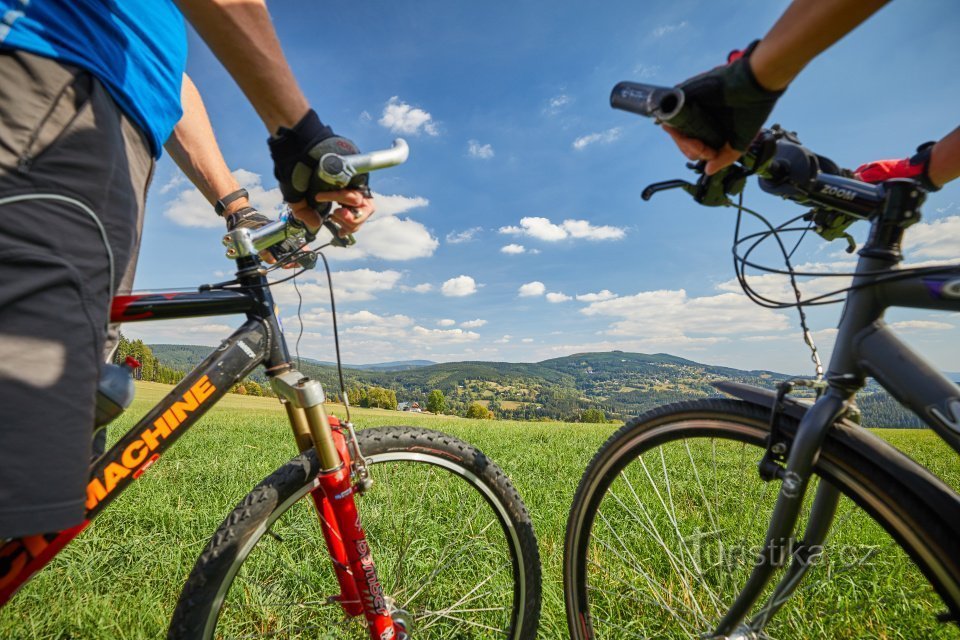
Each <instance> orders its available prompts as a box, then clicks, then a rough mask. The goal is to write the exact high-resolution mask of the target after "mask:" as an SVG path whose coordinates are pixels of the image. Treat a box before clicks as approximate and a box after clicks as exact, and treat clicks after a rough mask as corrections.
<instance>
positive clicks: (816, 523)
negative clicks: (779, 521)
mask: <svg viewBox="0 0 960 640" xmlns="http://www.w3.org/2000/svg"><path fill="white" fill-rule="evenodd" d="M839 503H840V490H839V489H837V488H836V487H834V486H833V485H832V484H830V483H829V482H826V481H825V480H822V479H821V481H820V484H819V485H818V486H817V492H816V494H815V495H814V498H813V505H812V506H811V507H810V518H809V520H808V521H807V526H806V529H804V531H803V538H802V539H801V540H800V542H799V543H798V544H797V545H796V546H795V547H794V548H793V560H791V562H790V567H789V568H788V569H787V571H786V573H785V574H784V576H783V578H782V579H781V580H780V582H779V583H778V584H777V586H776V588H775V589H774V590H773V594H771V596H770V597H769V598H768V599H767V603H766V604H765V605H764V606H763V607H762V608H761V610H760V612H759V613H758V614H757V615H756V616H754V617H753V618H752V619H751V620H750V621H748V622H747V624H746V626H747V627H748V628H749V629H750V630H751V631H753V632H754V633H755V634H756V633H759V632H761V631H763V628H764V627H765V626H766V625H767V622H769V621H770V620H771V618H773V616H775V615H776V613H777V611H779V610H780V608H781V607H782V606H783V605H784V604H785V603H786V602H787V600H789V599H790V596H791V595H792V594H793V592H794V591H796V589H797V587H798V586H800V582H801V581H802V580H803V576H804V575H806V573H807V571H809V570H810V568H811V567H813V566H814V565H815V564H817V563H818V562H819V561H820V558H821V557H822V554H823V542H824V541H825V540H826V539H827V534H828V533H830V525H832V524H833V518H834V516H835V515H836V513H837V505H838V504H839Z"/></svg>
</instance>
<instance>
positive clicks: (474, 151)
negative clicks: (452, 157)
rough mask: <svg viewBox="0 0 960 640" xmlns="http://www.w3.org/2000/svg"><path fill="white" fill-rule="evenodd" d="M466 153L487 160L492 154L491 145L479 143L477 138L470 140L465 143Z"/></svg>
mask: <svg viewBox="0 0 960 640" xmlns="http://www.w3.org/2000/svg"><path fill="white" fill-rule="evenodd" d="M467 153H469V154H470V157H471V158H480V159H481V160H489V159H490V158H492V157H493V155H494V153H493V146H491V145H490V144H480V142H479V141H477V140H470V141H469V142H468V143H467Z"/></svg>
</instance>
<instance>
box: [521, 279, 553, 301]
mask: <svg viewBox="0 0 960 640" xmlns="http://www.w3.org/2000/svg"><path fill="white" fill-rule="evenodd" d="M546 290H547V287H546V285H545V284H543V283H542V282H540V281H539V280H534V281H533V282H528V283H527V284H524V285H521V286H520V289H519V294H520V297H521V298H528V297H531V296H542V295H543V293H544V292H545V291H546Z"/></svg>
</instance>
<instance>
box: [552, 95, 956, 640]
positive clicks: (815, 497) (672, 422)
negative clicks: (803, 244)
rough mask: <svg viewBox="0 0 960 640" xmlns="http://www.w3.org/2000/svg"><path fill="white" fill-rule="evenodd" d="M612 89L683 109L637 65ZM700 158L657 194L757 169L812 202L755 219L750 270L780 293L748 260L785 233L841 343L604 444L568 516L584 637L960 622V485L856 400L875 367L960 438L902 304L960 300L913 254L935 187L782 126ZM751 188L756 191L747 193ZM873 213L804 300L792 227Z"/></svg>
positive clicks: (890, 633) (708, 188)
mask: <svg viewBox="0 0 960 640" xmlns="http://www.w3.org/2000/svg"><path fill="white" fill-rule="evenodd" d="M611 102H612V103H613V105H614V106H615V107H618V108H622V109H625V110H628V111H633V112H635V113H639V114H641V115H648V116H649V115H655V116H657V117H660V118H661V119H668V117H669V115H670V113H671V112H674V113H675V112H676V110H677V109H678V108H679V106H678V103H679V104H680V105H682V95H678V93H677V91H676V90H671V89H658V88H652V87H648V86H645V85H637V84H634V83H621V84H620V85H618V86H617V87H616V88H615V89H614V93H613V96H612V97H611ZM665 116H666V117H665ZM691 168H693V169H695V170H698V171H699V172H700V173H701V176H700V178H699V180H698V181H697V182H696V184H691V183H688V182H685V181H682V180H673V181H669V182H663V183H658V184H654V185H651V186H650V187H648V188H647V189H646V190H645V191H644V193H643V197H644V199H649V198H650V197H651V196H652V195H653V194H654V193H656V192H658V191H661V190H664V189H672V188H680V189H683V190H685V191H686V192H688V193H689V194H691V195H692V196H693V197H694V198H695V199H696V200H697V202H699V203H701V204H705V205H712V206H717V205H728V206H731V205H733V202H732V200H731V198H730V197H731V196H736V195H738V194H740V193H741V192H742V189H743V187H744V184H745V181H746V180H747V179H748V178H749V177H750V176H754V175H755V176H757V177H758V178H759V185H760V187H761V189H763V190H764V191H766V192H768V193H772V194H774V195H778V196H780V197H782V198H785V199H788V200H792V201H794V202H798V203H800V204H803V205H805V206H807V207H812V208H813V210H812V211H810V212H809V213H806V214H804V216H799V217H798V218H795V219H794V220H792V221H789V222H788V223H785V224H784V225H782V226H781V227H778V228H773V227H772V226H771V227H770V229H769V230H768V231H767V232H764V233H759V234H753V235H747V236H744V237H742V238H741V237H740V236H739V219H738V239H737V241H736V242H735V246H734V254H735V258H736V259H735V263H736V264H737V275H738V277H739V278H740V279H741V284H744V285H745V291H747V293H748V295H750V296H751V297H752V298H753V299H754V300H755V301H756V302H758V303H760V304H762V305H764V306H771V307H776V306H777V304H775V303H774V302H773V301H771V300H770V299H769V298H767V297H764V296H763V295H761V294H760V293H758V292H757V291H755V290H751V289H750V288H749V286H747V285H746V284H745V281H744V276H743V270H744V269H745V268H746V267H747V266H756V265H754V263H752V262H751V260H750V253H751V252H752V251H753V250H754V249H755V247H756V246H757V243H759V242H760V241H761V240H763V239H765V238H775V239H776V240H777V241H778V242H779V243H780V245H779V246H780V249H781V250H782V252H783V256H784V257H785V258H786V259H787V260H786V262H787V269H786V270H784V271H779V273H782V274H784V275H787V276H789V277H790V278H791V281H792V282H793V284H794V291H795V293H796V294H797V295H796V300H795V301H792V302H791V303H789V304H787V303H780V308H784V307H787V306H793V307H797V308H798V309H800V310H801V319H802V324H803V327H804V330H805V336H807V337H809V331H807V330H806V323H805V321H804V320H803V315H802V307H803V306H805V305H810V304H822V303H825V302H829V301H830V300H837V299H838V297H839V299H841V300H843V301H844V302H845V306H844V310H843V314H842V316H841V319H840V323H839V327H838V334H837V337H836V344H835V347H834V350H833V355H832V357H831V361H830V365H829V367H828V370H827V373H826V376H825V377H823V378H821V377H820V376H819V375H818V376H817V379H815V380H812V381H811V380H802V379H801V380H794V381H788V382H786V383H783V384H781V385H780V387H779V388H778V391H777V392H773V391H768V390H764V389H760V388H755V387H750V386H747V385H743V384H737V383H730V382H725V383H717V384H716V387H717V388H718V389H719V390H720V391H722V392H724V393H725V394H727V395H728V396H733V398H732V399H731V398H723V399H719V398H718V399H702V400H693V401H687V402H680V403H676V404H671V405H668V406H664V407H660V408H657V409H654V410H652V411H650V412H648V413H646V414H645V415H642V416H640V417H639V418H637V419H635V420H633V421H631V422H629V423H628V424H627V425H626V426H624V427H623V428H622V429H620V430H619V431H618V432H617V433H615V434H614V435H613V436H612V437H611V438H610V439H609V440H608V441H607V442H606V443H605V444H604V445H603V447H602V448H601V449H600V450H599V451H598V452H597V454H596V456H595V457H594V459H593V461H592V462H591V463H590V465H589V467H588V468H587V470H586V472H585V473H584V476H583V478H582V480H581V482H580V485H579V487H578V489H577V492H576V496H575V498H574V502H573V506H572V508H571V511H570V516H569V521H568V524H567V535H566V541H565V548H564V595H565V598H566V608H567V620H568V624H569V629H570V635H571V637H572V638H574V639H575V640H583V639H594V638H602V639H606V638H618V639H619V638H707V639H713V640H719V639H730V640H732V639H737V640H751V639H754V640H756V639H761V638H776V639H781V638H814V637H816V638H904V639H906V638H930V637H937V638H940V637H960V629H958V624H957V623H958V622H960V496H958V494H957V493H956V492H955V491H954V490H953V489H952V488H951V487H949V486H948V485H947V484H946V483H945V482H943V481H942V480H941V479H939V478H938V477H937V476H935V475H934V474H933V473H932V472H931V471H929V470H928V469H926V468H924V467H923V466H921V465H920V464H918V463H917V462H915V461H913V460H912V459H910V458H909V457H908V456H906V455H905V454H903V453H901V452H900V451H898V450H897V449H895V448H894V447H893V446H891V445H890V444H889V443H888V442H886V441H884V440H882V439H880V438H879V437H878V436H877V435H875V434H874V433H872V432H871V431H868V430H866V429H864V428H862V427H860V426H859V424H858V413H857V410H856V407H855V404H854V398H855V396H856V394H857V392H858V391H859V390H861V389H862V388H863V387H864V385H865V384H866V380H867V378H873V379H874V380H876V381H877V382H878V383H879V384H880V385H881V386H882V387H883V388H885V389H886V390H887V391H889V392H890V393H891V394H892V396H893V397H894V398H895V399H896V400H897V401H899V402H900V403H901V404H902V405H903V406H905V407H907V408H908V409H909V410H910V411H912V412H913V413H915V414H916V415H917V416H919V417H920V418H921V419H922V420H923V421H924V422H926V423H927V424H928V425H929V426H930V427H931V428H932V429H933V430H934V431H935V432H936V434H937V435H939V436H940V438H942V439H943V440H945V441H946V442H947V443H948V444H949V445H950V447H952V448H953V449H954V450H955V451H957V452H958V453H960V389H958V388H957V386H956V385H955V384H954V383H953V382H951V381H950V380H948V379H947V378H945V377H944V376H943V375H942V374H940V373H939V372H938V371H936V370H935V369H934V368H933V367H932V366H931V365H930V364H928V363H927V362H925V361H924V360H923V359H922V358H921V357H920V356H918V355H917V354H915V353H914V352H913V351H911V350H910V349H909V348H908V347H907V346H906V345H905V344H904V343H903V342H901V341H900V339H898V338H897V337H896V336H895V335H894V334H893V332H892V331H891V329H890V328H889V327H888V326H887V325H886V324H885V322H884V312H885V311H886V309H887V308H889V307H908V308H918V309H931V310H943V311H952V312H957V311H960V266H958V265H951V266H934V267H919V268H901V267H898V265H899V263H900V262H901V259H902V255H901V251H900V244H901V241H902V239H903V236H904V230H905V229H906V228H907V227H909V226H910V225H912V224H914V223H915V222H917V221H918V220H919V219H920V206H921V204H922V203H923V200H924V198H925V194H924V192H923V191H922V190H921V189H920V188H919V187H918V185H917V184H916V183H915V182H913V181H911V180H890V181H887V182H886V183H883V184H879V185H874V184H867V183H864V182H860V181H858V180H855V179H853V178H852V177H851V176H850V174H849V172H844V171H841V170H840V169H839V168H838V167H837V166H836V165H835V163H833V162H831V161H830V160H829V159H827V158H824V157H822V156H818V155H816V154H814V153H813V152H811V151H810V150H809V149H806V148H805V147H803V146H802V145H801V144H800V142H799V140H798V139H797V138H796V135H795V134H792V133H788V132H786V131H783V130H782V129H780V128H779V127H774V128H773V129H771V130H765V131H763V132H761V135H760V136H759V137H758V138H757V139H756V141H755V143H754V144H753V146H752V147H751V149H750V150H749V152H748V153H747V154H746V155H744V157H743V158H741V160H740V161H739V163H738V164H736V165H734V166H732V167H730V168H728V169H726V170H723V171H721V172H720V173H719V174H715V175H714V176H709V177H708V176H706V175H705V174H703V173H702V164H701V165H692V166H691ZM733 206H738V208H739V209H740V212H741V215H742V213H743V211H745V210H746V209H745V208H744V207H743V206H742V199H741V200H740V204H739V205H733ZM746 211H747V212H748V213H752V212H750V211H749V210H746ZM856 220H867V221H869V222H870V224H871V232H870V235H869V239H868V240H867V242H866V244H865V245H864V247H863V248H862V249H861V250H860V252H859V260H858V263H857V267H856V271H855V273H854V274H853V277H852V282H851V284H850V285H849V286H848V287H845V288H841V289H838V290H837V291H834V292H832V294H826V295H818V296H815V297H812V298H807V299H805V300H801V296H800V293H799V289H798V288H797V286H796V281H795V280H794V278H795V277H796V276H797V275H811V274H802V273H799V272H797V271H795V270H794V269H793V268H792V267H791V266H790V263H789V255H790V252H789V251H788V250H787V248H786V247H785V246H784V244H783V243H782V241H781V240H780V238H779V233H780V232H782V231H784V230H798V231H799V230H802V229H806V228H812V229H813V230H815V231H816V232H818V233H820V235H823V236H824V237H826V238H839V237H842V236H843V235H844V229H845V228H846V226H848V225H849V224H851V223H852V222H854V221H856ZM801 221H803V222H805V223H807V224H806V225H804V224H803V223H800V224H798V222H801ZM790 225H793V227H792V228H791V226H790ZM817 275H820V274H817ZM814 359H815V360H816V361H818V358H817V357H816V351H815V350H814ZM820 371H822V369H820V368H819V366H818V374H819V373H820ZM800 386H802V387H813V388H814V389H815V390H816V399H815V401H814V402H812V403H811V402H810V401H808V400H805V399H803V398H798V397H796V396H791V395H790V394H791V393H792V392H793V391H794V390H795V388H796V387H800ZM951 463H952V465H953V469H956V466H955V465H956V460H952V461H951ZM948 468H949V467H948Z"/></svg>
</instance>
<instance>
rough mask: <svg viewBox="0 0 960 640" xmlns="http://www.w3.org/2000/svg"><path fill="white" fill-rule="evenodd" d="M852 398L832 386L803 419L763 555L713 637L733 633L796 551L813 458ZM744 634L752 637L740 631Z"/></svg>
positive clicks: (784, 476) (768, 530)
mask: <svg viewBox="0 0 960 640" xmlns="http://www.w3.org/2000/svg"><path fill="white" fill-rule="evenodd" d="M851 397H852V394H851V393H849V392H845V391H842V390H840V389H838V388H837V387H834V386H831V387H829V388H828V390H827V392H826V393H825V394H824V395H823V397H822V398H820V400H818V401H817V402H816V404H814V405H813V407H811V408H810V410H809V411H808V412H807V413H806V414H805V415H804V416H803V419H802V420H801V421H800V426H799V427H798V428H797V434H796V437H795V439H794V441H793V445H792V446H791V448H790V457H789V458H788V459H787V468H786V470H785V471H784V473H783V482H782V483H781V485H780V494H779V495H778V496H777V504H776V506H774V509H773V515H772V517H771V519H770V526H769V528H768V529H767V537H766V540H765V541H764V544H763V548H762V550H761V553H760V557H759V558H758V559H757V563H756V565H754V567H753V572H752V573H751V574H750V578H749V579H748V580H747V584H746V585H745V586H744V587H743V590H742V591H741V592H740V595H739V596H737V599H736V600H735V601H734V603H733V604H732V605H731V606H730V609H729V610H728V611H727V614H726V615H725V616H724V617H723V619H722V620H721V621H720V624H719V625H717V629H716V630H715V631H714V637H717V638H726V637H728V636H731V635H734V631H735V630H737V629H738V625H739V624H740V622H741V621H742V620H743V619H744V618H745V617H746V616H747V614H748V613H749V612H750V609H751V608H753V606H754V605H755V604H756V602H757V600H759V598H760V596H761V594H762V592H763V589H764V587H765V586H766V585H767V583H768V582H769V581H770V578H771V577H773V574H774V572H775V571H776V570H777V569H778V568H779V567H782V566H783V565H784V564H785V563H786V560H787V558H789V557H790V555H791V553H792V551H793V544H792V541H793V531H794V527H795V526H796V524H797V519H798V518H799V516H800V509H801V507H802V506H803V498H804V495H805V494H806V490H807V482H808V481H809V480H810V473H811V470H812V469H813V462H814V459H815V458H816V456H817V453H819V451H820V446H821V445H822V444H823V441H824V439H825V438H826V436H827V433H828V431H829V430H830V428H831V427H832V426H833V423H834V422H835V421H836V420H837V419H838V418H839V417H840V416H841V415H843V414H844V412H845V411H846V409H847V405H848V403H849V400H850V398H851ZM828 524H829V523H828ZM741 629H742V628H741ZM734 637H737V636H736V635H734ZM741 637H748V638H749V637H752V636H751V635H744V634H741Z"/></svg>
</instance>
